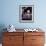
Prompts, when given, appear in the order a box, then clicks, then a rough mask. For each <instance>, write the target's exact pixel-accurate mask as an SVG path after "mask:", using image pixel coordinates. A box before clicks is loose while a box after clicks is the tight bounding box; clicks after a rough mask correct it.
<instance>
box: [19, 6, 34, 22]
mask: <svg viewBox="0 0 46 46" xmlns="http://www.w3.org/2000/svg"><path fill="white" fill-rule="evenodd" d="M19 15H20V17H19V19H20V22H33V21H34V5H20V7H19Z"/></svg>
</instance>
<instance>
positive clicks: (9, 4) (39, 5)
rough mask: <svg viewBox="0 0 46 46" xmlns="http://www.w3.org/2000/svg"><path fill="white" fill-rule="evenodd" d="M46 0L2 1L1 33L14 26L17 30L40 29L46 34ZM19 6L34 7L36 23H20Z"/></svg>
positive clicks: (0, 10)
mask: <svg viewBox="0 0 46 46" xmlns="http://www.w3.org/2000/svg"><path fill="white" fill-rule="evenodd" d="M45 4H46V0H0V31H1V29H2V27H3V28H4V27H7V26H8V25H9V24H13V25H14V26H15V28H20V29H21V28H36V27H40V28H42V29H43V30H44V31H45V32H46V5H45ZM19 5H34V22H33V23H20V22H19Z"/></svg>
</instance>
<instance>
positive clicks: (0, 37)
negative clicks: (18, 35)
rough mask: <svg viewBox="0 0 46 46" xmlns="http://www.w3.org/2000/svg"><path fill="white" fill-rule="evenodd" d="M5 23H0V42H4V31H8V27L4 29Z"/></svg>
mask: <svg viewBox="0 0 46 46" xmlns="http://www.w3.org/2000/svg"><path fill="white" fill-rule="evenodd" d="M4 28H6V27H5V25H4V24H0V43H2V36H3V32H5V31H6V29H5V30H4Z"/></svg>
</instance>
